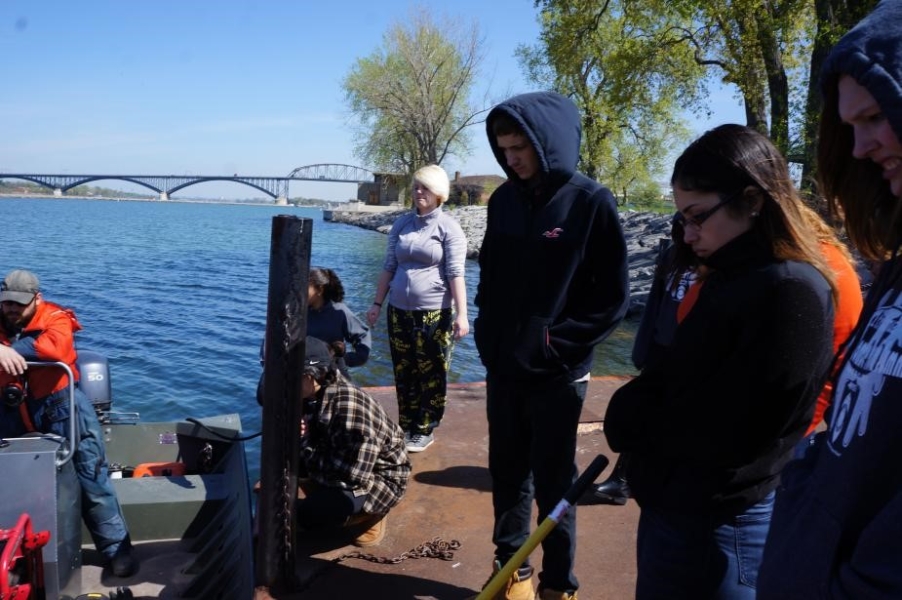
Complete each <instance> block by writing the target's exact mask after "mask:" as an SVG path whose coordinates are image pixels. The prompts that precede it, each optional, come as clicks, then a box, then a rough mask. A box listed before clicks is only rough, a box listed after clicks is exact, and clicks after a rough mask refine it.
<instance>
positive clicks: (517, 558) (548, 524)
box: [476, 454, 608, 600]
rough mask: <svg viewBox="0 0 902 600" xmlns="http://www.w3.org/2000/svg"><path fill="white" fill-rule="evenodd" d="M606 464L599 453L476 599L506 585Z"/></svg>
mask: <svg viewBox="0 0 902 600" xmlns="http://www.w3.org/2000/svg"><path fill="white" fill-rule="evenodd" d="M606 466H608V457H607V456H605V455H604V454H599V455H598V456H596V457H595V460H593V461H592V463H591V464H590V465H589V466H588V467H587V468H586V470H585V471H583V473H582V475H580V476H579V478H578V479H577V480H576V481H575V482H573V485H572V486H570V489H569V490H567V493H566V494H564V497H563V499H562V500H561V501H560V502H558V503H557V506H555V507H554V510H552V511H551V513H549V515H548V516H547V517H545V519H544V520H543V521H542V522H541V523H539V526H538V527H536V530H535V531H533V532H532V535H530V536H529V537H528V538H526V541H525V542H524V543H523V545H522V546H520V549H519V550H517V552H516V554H514V555H513V556H512V557H511V559H510V560H509V561H507V563H506V564H505V565H504V566H503V567H501V569H499V570H498V572H497V573H495V575H494V576H493V577H492V578H491V579H490V580H489V582H488V583H487V584H486V585H485V587H484V588H482V591H481V592H479V595H478V596H476V600H490V599H491V598H492V597H494V596H495V594H497V593H498V591H499V590H500V589H501V588H502V587H503V586H504V583H505V582H506V581H507V580H508V579H510V577H511V575H513V574H514V571H516V570H517V569H518V568H519V567H520V565H522V564H523V562H524V561H525V560H526V557H527V556H529V555H530V554H531V553H532V551H533V550H535V549H536V546H538V545H539V544H540V543H541V542H542V540H544V539H545V536H546V535H548V532H550V531H551V530H552V529H554V527H555V525H557V524H558V522H559V521H560V520H561V518H562V517H563V516H564V515H565V514H567V511H569V510H570V509H571V508H572V507H573V505H574V504H576V501H577V500H579V498H580V496H582V495H583V492H585V491H586V488H587V487H589V486H590V485H591V484H592V483H593V482H594V481H595V480H596V479H598V476H599V475H601V472H602V471H604V468H605V467H606Z"/></svg>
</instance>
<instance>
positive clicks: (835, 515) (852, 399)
mask: <svg viewBox="0 0 902 600" xmlns="http://www.w3.org/2000/svg"><path fill="white" fill-rule="evenodd" d="M900 32H902V0H891V1H887V0H884V1H883V2H881V3H880V4H879V5H878V6H877V8H876V9H875V10H874V12H873V13H871V14H870V15H869V16H868V17H866V18H865V19H864V20H862V21H861V22H860V23H859V24H858V25H857V26H856V27H855V28H853V29H852V30H851V31H850V32H849V33H847V34H846V35H845V36H844V37H843V38H842V39H841V40H840V42H839V43H838V44H837V45H836V47H835V48H834V49H833V51H832V53H831V54H830V56H829V57H828V60H827V62H826V64H825V67H824V74H823V81H825V82H832V83H830V84H829V85H835V82H836V79H837V77H836V76H837V75H841V74H848V75H851V76H852V77H854V78H855V79H856V80H857V81H858V83H860V84H861V85H863V86H864V87H865V88H867V90H868V91H869V92H870V93H871V94H872V95H873V96H874V98H875V99H876V100H877V102H878V104H879V105H880V108H881V110H882V112H883V113H884V115H885V116H886V118H888V119H889V121H890V124H891V125H892V127H893V130H894V131H895V132H896V135H897V137H899V138H900V139H902V36H900ZM849 160H852V157H849ZM900 201H902V199H900ZM833 387H834V395H833V404H832V407H831V409H830V412H829V414H828V419H827V422H828V430H827V431H826V432H825V433H823V434H820V436H819V439H818V441H817V443H816V444H815V445H814V446H813V447H812V448H811V449H810V450H809V451H808V453H807V454H806V456H805V458H804V459H803V460H801V461H797V462H793V463H790V464H789V466H788V467H787V468H786V469H785V470H784V473H783V478H782V480H783V482H782V484H781V486H780V488H778V493H777V501H776V505H775V507H774V514H773V520H772V523H771V528H770V534H769V536H768V539H767V545H766V546H765V552H764V561H763V564H762V566H761V571H760V574H759V577H758V598H759V599H763V600H771V599H774V598H805V599H806V600H807V599H812V598H849V599H852V598H854V599H859V598H868V599H887V600H888V599H890V598H894V599H897V598H902V468H900V464H899V461H900V458H902V262H900V259H898V258H896V259H893V260H890V261H888V262H887V263H885V264H884V265H883V267H882V268H881V271H880V275H879V277H878V279H877V281H876V282H875V284H874V286H873V287H872V289H871V291H870V293H869V295H868V299H867V303H866V305H865V309H864V312H863V313H862V315H861V318H860V320H859V322H858V327H857V329H856V330H855V331H854V332H853V334H852V337H851V339H850V342H849V345H848V346H847V348H846V351H845V354H844V360H843V362H842V363H841V365H840V368H839V371H838V375H837V377H836V380H835V382H834V386H833Z"/></svg>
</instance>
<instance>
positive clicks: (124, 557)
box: [110, 541, 138, 577]
mask: <svg viewBox="0 0 902 600" xmlns="http://www.w3.org/2000/svg"><path fill="white" fill-rule="evenodd" d="M110 571H112V572H113V575H115V576H116V577H131V576H132V575H134V574H135V573H137V572H138V561H137V560H136V559H135V557H134V556H133V555H132V546H131V544H129V543H128V542H127V541H126V542H123V543H122V544H121V545H120V546H119V549H118V550H116V554H114V555H113V558H111V559H110Z"/></svg>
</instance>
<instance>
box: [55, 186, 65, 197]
mask: <svg viewBox="0 0 902 600" xmlns="http://www.w3.org/2000/svg"><path fill="white" fill-rule="evenodd" d="M53 196H54V197H55V198H62V197H63V190H61V189H60V188H56V189H55V190H53Z"/></svg>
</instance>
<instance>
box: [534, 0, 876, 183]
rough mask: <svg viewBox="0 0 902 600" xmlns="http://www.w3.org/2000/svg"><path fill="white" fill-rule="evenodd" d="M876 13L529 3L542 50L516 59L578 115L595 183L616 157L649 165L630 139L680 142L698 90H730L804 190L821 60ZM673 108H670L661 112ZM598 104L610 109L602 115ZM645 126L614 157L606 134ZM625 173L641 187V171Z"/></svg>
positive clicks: (821, 4) (781, 0)
mask: <svg viewBox="0 0 902 600" xmlns="http://www.w3.org/2000/svg"><path fill="white" fill-rule="evenodd" d="M876 2H877V0H731V1H729V2H712V1H711V0H536V6H537V7H538V8H539V9H540V11H541V14H542V18H543V34H542V39H541V46H540V47H538V48H537V49H533V50H531V51H530V52H528V53H527V52H524V53H523V55H524V57H523V64H524V66H525V67H526V70H527V72H528V73H529V74H530V76H531V77H533V79H534V80H536V81H540V80H543V81H547V82H550V83H551V84H552V85H553V86H554V87H555V88H557V89H559V90H561V91H564V92H565V93H569V94H571V95H572V96H573V97H574V98H575V99H577V101H578V102H579V103H580V106H581V108H582V109H583V111H584V113H585V114H584V125H585V126H586V127H585V132H586V138H587V142H586V144H584V153H585V156H584V158H585V159H586V160H588V161H590V162H592V163H593V164H594V165H596V168H597V171H596V172H597V173H599V174H601V173H605V172H607V171H608V170H609V169H610V168H611V165H614V164H615V163H618V162H619V163H620V164H623V165H626V164H627V162H626V161H625V160H623V159H619V160H618V159H617V158H616V156H617V154H618V151H617V150H618V149H620V148H623V149H625V150H627V152H625V153H624V154H630V153H632V154H634V155H635V156H636V160H637V161H640V162H642V161H647V160H649V158H650V157H653V156H655V154H654V152H653V151H648V150H641V149H640V151H639V152H636V148H635V147H634V145H633V144H631V141H632V139H642V140H645V141H655V142H657V143H658V144H659V145H660V148H666V147H672V146H673V144H674V143H676V141H677V140H678V139H679V135H676V136H673V135H672V134H673V132H679V131H680V126H681V125H682V121H681V120H680V117H679V113H681V112H682V111H683V110H686V109H688V110H691V111H694V112H699V111H704V110H706V100H705V98H706V95H707V88H706V84H707V83H709V82H711V81H714V80H719V81H720V82H721V83H724V84H728V85H735V86H736V89H737V90H738V96H739V98H740V100H741V102H742V104H743V106H744V108H745V113H746V125H748V126H750V127H753V128H755V129H758V130H759V131H761V132H762V133H765V134H766V135H768V136H769V137H770V138H771V139H772V140H773V141H774V143H775V145H776V146H777V147H778V148H779V149H780V150H781V151H782V152H783V153H784V154H785V155H786V156H787V157H788V158H789V159H790V160H791V161H792V162H795V163H799V164H801V165H802V168H803V175H804V177H803V181H805V182H807V181H808V180H809V175H810V174H811V172H812V169H813V161H814V144H815V140H814V132H815V129H816V123H817V120H818V118H819V111H820V92H819V89H818V87H817V86H818V81H817V80H818V75H819V73H820V69H821V65H822V63H823V59H824V57H825V56H826V53H827V52H829V48H830V47H831V46H832V45H833V43H835V42H836V40H837V39H838V38H839V36H840V35H842V33H844V32H845V31H846V30H848V28H849V27H851V26H852V25H854V23H855V22H857V21H858V20H859V19H860V18H861V17H863V16H864V15H865V14H867V13H868V12H869V11H870V10H871V9H872V8H873V7H874V6H875V5H876ZM580 57H581V58H582V59H583V60H582V61H581V62H580V61H579V58H580ZM690 57H691V59H690ZM690 63H691V64H690ZM681 70H682V71H681ZM637 79H649V80H650V81H651V82H652V83H651V84H650V85H646V84H645V82H644V81H638V82H637V81H636V80H637ZM587 82H603V83H602V84H601V85H596V86H595V89H594V90H592V91H593V92H594V93H595V94H597V95H598V96H597V97H595V98H592V95H591V94H589V95H587V96H586V97H585V98H583V96H582V93H583V91H584V90H586V89H589V88H590V86H587V85H586V83H587ZM618 92H620V93H618ZM672 97H676V98H677V101H676V102H669V103H668V102H666V101H661V99H662V98H665V99H666V98H672ZM587 98H592V99H591V100H588V99H587ZM605 98H609V99H613V100H610V101H608V102H607V103H605V100H604V99H605ZM614 102H616V105H615V104H614ZM599 122H606V123H607V127H603V126H600V123H599ZM650 122H652V123H655V124H656V125H657V126H658V127H659V129H658V131H652V133H650V134H649V133H648V132H645V133H644V135H641V136H634V137H633V138H632V139H631V138H630V137H628V136H626V137H623V138H622V139H621V140H620V142H616V144H617V145H616V146H615V145H613V144H615V142H613V138H614V137H616V136H614V135H613V131H615V130H616V129H617V127H616V126H614V125H613V124H614V123H620V124H623V123H632V124H633V126H635V124H637V123H638V124H640V125H643V126H645V127H646V128H648V127H649V126H650V125H649V123H650ZM668 135H671V138H670V139H669V140H668ZM622 171H623V172H629V173H631V174H633V175H636V174H638V176H639V177H640V179H641V177H642V176H643V173H642V171H641V165H636V166H628V167H624V169H622Z"/></svg>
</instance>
